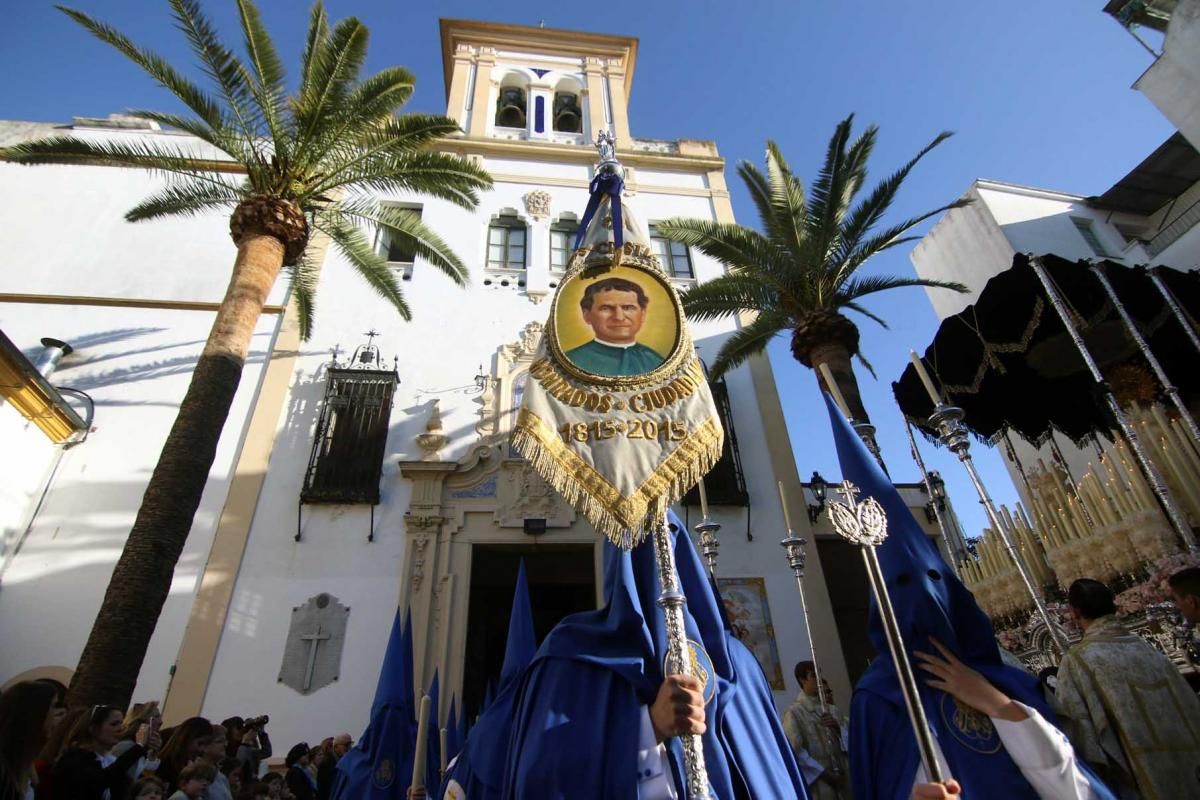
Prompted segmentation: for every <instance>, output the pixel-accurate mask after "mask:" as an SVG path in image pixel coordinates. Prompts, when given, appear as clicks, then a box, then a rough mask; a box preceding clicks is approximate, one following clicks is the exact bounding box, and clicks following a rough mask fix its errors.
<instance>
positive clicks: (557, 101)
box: [554, 92, 583, 133]
mask: <svg viewBox="0 0 1200 800" xmlns="http://www.w3.org/2000/svg"><path fill="white" fill-rule="evenodd" d="M582 123H583V115H582V114H581V113H580V110H579V96H578V95H576V94H574V93H572V92H555V94H554V130H556V131H564V132H566V133H579V131H580V129H581V128H582Z"/></svg>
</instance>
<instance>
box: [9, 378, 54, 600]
mask: <svg viewBox="0 0 1200 800" xmlns="http://www.w3.org/2000/svg"><path fill="white" fill-rule="evenodd" d="M0 442H3V443H4V454H5V456H6V457H5V458H3V459H0V591H3V585H4V573H5V572H6V571H7V568H8V565H9V563H10V562H11V561H12V558H13V554H14V553H15V551H16V550H17V548H18V547H19V546H20V543H21V535H22V534H23V533H24V532H25V529H26V526H27V525H28V524H29V517H30V515H31V514H32V513H33V510H34V507H35V506H36V505H37V501H38V498H39V497H40V496H41V493H42V487H43V486H45V484H46V481H47V480H48V479H49V478H50V473H51V471H52V470H53V468H54V466H55V463H56V462H57V460H58V455H59V453H60V452H61V445H56V444H54V442H52V441H50V439H49V438H47V436H46V434H44V433H42V431H41V430H39V429H38V427H37V426H36V425H34V424H33V423H31V422H30V421H29V420H27V419H25V417H23V416H21V415H20V414H19V413H17V411H16V409H14V408H13V407H12V406H11V405H9V404H7V403H5V402H4V401H3V400H0Z"/></svg>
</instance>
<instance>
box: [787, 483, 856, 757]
mask: <svg viewBox="0 0 1200 800" xmlns="http://www.w3.org/2000/svg"><path fill="white" fill-rule="evenodd" d="M782 499H783V498H782V496H781V497H780V500H782ZM787 534H788V535H787V538H786V539H784V540H783V541H781V542H780V543H779V544H780V545H782V546H783V549H784V552H786V553H787V562H788V566H789V567H791V568H792V574H793V575H794V576H796V589H797V590H799V592H800V614H801V616H803V617H804V633H805V635H806V636H807V637H808V652H809V658H810V659H811V661H812V665H813V673H814V674H815V675H816V681H817V699H818V700H819V701H820V704H821V716H822V717H823V716H825V715H826V714H828V713H829V703H828V701H827V700H826V699H825V689H824V687H823V686H821V670H820V669H819V667H818V666H817V648H816V647H815V646H814V645H813V635H812V620H811V619H809V616H808V603H807V602H806V601H805V598H804V565H805V560H806V558H807V556H806V555H805V552H804V546H805V545H806V544H807V542H806V541H805V540H804V539H803V538H801V537H799V536H797V535H796V534H795V532H793V531H792V529H791V528H790V527H789V528H788V532H787ZM819 727H820V729H821V730H822V731H823V733H824V735H825V737H826V739H827V740H828V741H827V742H826V745H827V749H828V751H829V753H830V755H831V756H832V757H831V758H830V759H829V764H828V765H827V767H828V769H829V774H830V775H831V776H832V777H834V778H837V777H840V776H841V774H842V769H841V767H840V766H839V764H838V759H837V753H838V752H839V751H840V750H841V742H834V741H833V737H832V732H831V731H829V729H828V728H826V727H825V726H824V724H823V722H822V725H821V726H819Z"/></svg>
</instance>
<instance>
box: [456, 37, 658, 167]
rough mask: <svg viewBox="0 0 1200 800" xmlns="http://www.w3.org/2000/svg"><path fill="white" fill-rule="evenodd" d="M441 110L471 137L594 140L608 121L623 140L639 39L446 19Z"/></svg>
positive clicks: (583, 142) (627, 138)
mask: <svg viewBox="0 0 1200 800" xmlns="http://www.w3.org/2000/svg"><path fill="white" fill-rule="evenodd" d="M441 33H442V62H443V67H444V72H445V80H446V96H447V103H446V114H447V115H448V116H450V117H452V118H454V119H455V120H457V121H458V123H459V125H461V126H462V129H463V130H464V131H466V135H467V138H469V139H501V140H509V141H528V142H532V143H548V144H559V145H578V146H583V147H588V148H590V147H591V144H592V141H593V139H594V137H595V135H596V131H597V130H600V129H602V128H608V129H611V130H612V131H613V133H614V134H615V135H616V137H617V147H618V148H621V147H628V145H629V144H630V142H631V137H630V134H629V115H628V107H629V92H630V88H631V87H632V85H633V67H634V62H635V61H636V59H637V49H638V40H637V39H635V38H632V37H628V36H609V35H604V34H598V33H580V32H577V31H564V30H556V29H553V28H535V27H526V26H522V25H502V24H498V23H491V22H475V21H471V20H457V19H443V20H442V21H441Z"/></svg>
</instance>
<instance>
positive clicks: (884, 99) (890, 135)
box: [0, 0, 1172, 535]
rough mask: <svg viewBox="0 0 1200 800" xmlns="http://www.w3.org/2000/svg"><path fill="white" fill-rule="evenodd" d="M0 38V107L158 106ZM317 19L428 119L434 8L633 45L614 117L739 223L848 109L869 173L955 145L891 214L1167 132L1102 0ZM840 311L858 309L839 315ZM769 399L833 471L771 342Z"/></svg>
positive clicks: (123, 14) (50, 19)
mask: <svg viewBox="0 0 1200 800" xmlns="http://www.w3.org/2000/svg"><path fill="white" fill-rule="evenodd" d="M202 2H203V6H204V8H205V9H206V11H207V13H209V14H210V15H211V16H212V17H213V19H214V21H215V22H216V23H217V25H218V27H220V28H221V29H222V30H225V31H228V32H229V36H230V38H231V40H232V37H233V36H235V35H236V22H235V19H236V18H235V10H234V9H235V6H234V3H233V0H202ZM10 5H11V7H10V8H8V9H7V11H6V19H7V24H6V25H5V26H4V29H3V30H0V74H3V75H5V76H8V80H6V81H5V86H4V89H3V90H0V117H2V118H6V119H23V120H47V121H63V122H65V121H68V120H69V119H70V118H71V117H72V116H103V115H106V114H108V113H111V112H115V111H121V110H124V109H127V108H137V107H143V108H159V109H174V106H173V105H172V103H171V99H170V98H169V97H168V96H167V95H166V93H165V92H164V91H163V90H160V89H158V88H157V87H156V86H155V85H154V84H153V83H152V82H151V81H150V80H149V79H147V78H145V77H144V76H143V75H142V74H141V73H140V72H139V71H138V70H137V68H136V67H133V66H132V65H129V64H127V62H125V61H124V59H123V58H121V57H120V56H119V55H117V54H116V53H115V52H114V51H111V50H109V49H108V48H106V47H105V46H103V45H101V44H99V43H98V42H95V41H93V40H91V39H90V38H89V36H88V35H87V34H86V33H84V32H83V31H82V30H80V29H78V28H76V27H75V26H74V24H73V23H71V22H70V21H69V20H67V19H66V17H64V16H63V15H62V14H60V13H59V12H57V11H55V10H54V9H53V7H52V5H51V4H50V3H49V2H44V0H23V1H22V2H19V3H13V4H10ZM327 5H328V8H329V11H330V14H331V16H333V17H335V18H340V17H344V16H349V15H355V16H358V17H359V18H360V19H362V20H363V21H364V22H365V23H366V24H367V25H368V27H369V28H370V30H371V32H372V38H371V42H372V46H371V54H370V58H369V61H368V67H369V68H372V69H378V68H381V67H384V66H388V65H392V64H401V65H404V66H406V67H408V68H409V69H410V70H412V71H413V72H414V73H415V74H416V76H417V79H418V88H417V92H416V94H415V96H414V98H413V101H412V102H411V103H410V105H409V109H410V110H419V111H432V112H439V113H441V112H444V111H445V90H444V86H443V81H442V68H441V53H440V42H439V39H438V18H439V17H463V18H471V19H484V20H491V21H498V22H509V23H516V24H526V25H536V24H538V22H539V21H544V22H545V24H546V25H547V27H555V28H567V29H573V30H586V31H596V32H602V33H616V34H623V35H631V36H637V37H639V38H640V40H641V44H640V51H639V55H638V62H637V66H636V72H635V75H634V86H633V95H632V100H631V107H630V125H631V128H632V130H633V133H634V135H635V136H639V137H649V138H663V139H671V138H696V139H713V140H716V142H717V143H718V146H719V147H720V150H721V153H722V155H723V156H724V157H725V159H726V161H727V163H728V164H729V169H728V178H729V181H730V189H731V190H732V192H733V204H734V210H735V212H736V214H737V215H738V219H739V221H741V222H742V223H743V224H751V225H752V224H756V220H755V218H754V210H753V207H752V206H751V204H750V202H749V199H748V197H747V196H746V194H745V192H744V191H743V189H742V187H741V186H740V182H739V180H738V178H737V177H736V175H735V174H734V172H733V166H734V165H735V164H736V163H737V162H738V161H741V160H743V159H750V160H753V161H755V162H760V161H761V158H762V152H763V145H764V142H765V141H766V139H768V138H772V139H775V140H776V141H777V142H778V143H779V145H780V146H781V147H782V149H783V152H784V153H785V154H786V156H787V157H788V160H789V161H790V162H791V166H792V168H793V170H794V171H796V172H797V173H798V174H799V175H801V176H802V177H807V176H811V175H813V174H814V173H815V172H816V170H817V168H818V167H819V165H820V162H821V158H822V155H823V153H824V148H825V145H826V143H827V141H828V139H829V136H830V134H831V132H832V131H833V128H834V126H835V125H836V124H837V122H838V121H839V120H841V119H842V118H843V117H845V116H846V115H847V114H849V113H851V112H853V113H855V114H856V119H857V120H858V121H859V124H860V126H861V125H865V124H867V123H876V124H878V125H879V126H880V139H879V144H878V146H877V147H876V150H875V154H874V157H873V159H872V167H873V169H872V175H873V176H874V177H876V178H878V177H882V176H883V175H886V174H887V173H889V172H891V171H892V170H893V169H895V168H896V167H897V166H899V165H900V164H902V163H903V162H904V161H906V160H907V159H908V158H909V157H910V156H911V155H912V154H913V153H914V152H915V151H916V150H918V149H919V148H920V147H921V146H922V145H924V144H925V143H926V142H927V141H928V140H929V139H931V138H932V137H933V136H934V135H935V134H936V133H937V132H938V131H941V130H952V131H955V132H956V136H955V137H954V138H952V139H951V140H949V141H948V142H946V143H945V144H944V145H942V146H941V147H939V148H938V149H937V150H935V151H934V152H933V153H932V154H931V155H930V156H929V157H928V158H927V159H926V160H925V161H923V162H922V164H921V165H920V167H919V168H918V169H917V170H916V172H914V173H913V175H912V176H911V177H910V178H909V180H908V181H907V182H906V184H905V186H904V189H903V190H902V192H901V194H900V197H899V199H898V201H897V203H896V204H895V205H894V206H893V212H892V219H900V218H901V217H903V216H908V215H910V214H914V213H918V212H922V211H925V210H927V209H930V208H935V207H937V206H940V205H942V204H944V203H946V202H948V201H950V200H952V199H954V198H955V197H957V196H959V195H960V194H961V193H962V192H963V191H964V190H965V189H966V188H967V186H968V185H969V184H970V182H971V181H972V180H974V179H975V178H980V177H986V178H994V179H997V180H1002V181H1008V182H1012V183H1022V184H1028V185H1033V186H1040V187H1046V188H1052V189H1060V190H1063V191H1068V192H1075V193H1079V194H1083V195H1090V194H1099V193H1101V192H1102V191H1104V189H1106V188H1107V187H1108V186H1110V185H1111V184H1112V183H1114V182H1115V181H1116V180H1117V179H1119V178H1120V177H1121V176H1123V175H1124V174H1125V173H1126V172H1128V171H1129V169H1130V168H1131V167H1133V166H1134V165H1136V164H1137V163H1138V162H1140V161H1141V160H1142V159H1143V158H1144V157H1145V156H1146V155H1148V154H1149V153H1150V152H1151V151H1152V150H1153V149H1154V148H1155V147H1157V146H1158V145H1159V144H1161V143H1162V142H1163V141H1164V140H1165V139H1166V138H1167V137H1168V136H1169V135H1170V134H1171V133H1172V129H1171V127H1170V125H1169V124H1168V123H1167V122H1166V120H1165V119H1164V118H1163V117H1162V116H1161V115H1160V114H1159V113H1158V111H1157V110H1156V109H1155V108H1154V107H1153V106H1152V105H1150V103H1149V102H1148V101H1147V100H1146V99H1145V98H1143V97H1142V96H1141V95H1140V94H1138V93H1137V92H1135V91H1134V90H1133V89H1131V88H1130V86H1131V84H1132V83H1133V81H1134V80H1136V79H1137V77H1138V76H1139V75H1140V74H1141V73H1142V72H1143V71H1144V70H1145V69H1146V68H1147V67H1148V66H1149V65H1150V56H1149V54H1148V53H1146V51H1145V50H1143V49H1142V48H1141V47H1140V46H1139V45H1138V44H1137V43H1136V42H1135V41H1134V40H1133V39H1132V38H1131V37H1130V36H1129V35H1128V34H1126V33H1125V32H1124V31H1122V30H1121V28H1120V27H1119V26H1118V25H1117V24H1116V22H1114V21H1113V20H1112V19H1111V18H1110V17H1108V16H1106V15H1105V14H1103V13H1102V11H1101V8H1102V7H1103V2H1101V0H1088V1H1087V2H1082V1H1081V0H1066V2H1050V3H1037V4H1027V5H1013V4H1011V3H975V2H961V0H957V1H956V0H932V1H931V2H924V3H915V2H883V1H882V0H875V1H874V2H860V3H814V2H801V1H800V0H790V1H789V0H742V2H737V3H717V2H690V3H682V2H664V0H659V2H653V3H647V2H644V1H643V2H630V1H629V0H612V1H611V2H606V3H598V2H586V3H570V4H565V3H564V4H558V5H554V4H549V3H530V2H517V1H510V2H506V3H503V4H499V3H485V2H477V1H471V0H434V1H433V2H425V3H416V2H401V0H387V1H385V0H330V2H328V4H327ZM74 7H77V8H79V9H80V10H83V11H86V12H88V13H90V14H93V15H95V16H99V17H100V18H102V19H104V20H106V21H108V22H111V23H113V24H114V25H115V26H116V27H118V28H119V29H120V30H122V31H124V32H125V33H127V34H129V35H131V36H132V37H133V38H134V39H135V40H136V41H138V42H139V43H141V44H143V45H147V46H151V47H153V48H154V49H156V50H158V51H159V52H161V53H162V54H163V55H165V56H167V57H168V59H169V60H171V61H172V62H173V63H175V64H176V65H177V66H181V67H182V66H184V65H190V64H191V62H190V60H189V58H188V56H187V54H186V52H185V50H184V47H183V45H182V37H181V36H180V35H179V34H178V33H177V32H176V31H175V30H173V28H172V24H171V20H170V15H169V13H168V7H167V4H166V2H165V1H164V2H155V1H153V0H77V1H76V2H75V3H74ZM261 7H262V10H263V15H264V17H265V19H266V21H267V24H268V26H269V27H270V29H271V31H272V33H273V35H274V36H275V38H276V41H277V43H278V44H279V46H280V48H281V50H282V51H283V53H284V55H285V57H286V60H287V63H289V64H294V63H295V62H296V58H297V55H298V53H299V49H300V43H301V40H302V36H303V32H304V28H305V25H306V22H307V6H306V4H305V3H303V2H300V0H261ZM866 272H867V273H891V274H899V275H908V274H912V272H913V268H912V265H911V263H910V262H909V260H908V248H905V247H901V248H897V250H896V251H893V252H889V253H885V254H883V255H882V256H880V257H879V258H878V259H876V260H874V261H872V262H871V263H870V264H869V265H868V266H867V268H866ZM868 305H869V307H870V308H871V310H873V311H874V312H876V313H878V314H879V315H881V316H882V317H884V318H885V319H886V320H888V321H889V323H890V325H891V329H890V330H888V331H884V330H882V329H880V328H879V327H878V326H876V325H875V324H874V323H872V322H870V321H866V320H862V326H861V327H862V332H863V343H862V348H863V351H864V353H865V354H866V355H867V357H868V358H869V359H870V360H871V362H872V363H873V364H874V365H875V368H876V370H877V372H878V374H879V379H878V380H875V379H873V378H872V377H871V376H870V374H868V373H867V372H866V371H865V370H862V369H859V380H860V382H861V384H862V387H863V395H864V400H865V402H866V405H867V408H868V409H869V410H870V412H871V413H872V416H873V417H874V421H875V422H876V424H877V425H878V426H879V428H880V435H879V438H880V443H881V445H882V447H883V450H884V455H885V457H886V458H887V460H888V462H889V466H890V467H891V471H892V475H893V477H894V478H895V479H896V480H897V481H907V480H917V479H918V476H917V471H916V468H915V467H914V466H913V465H912V462H911V460H910V458H909V456H908V445H907V443H906V441H905V437H904V430H903V426H902V424H901V422H900V416H899V412H898V411H896V409H895V406H894V404H893V401H892V398H891V391H890V383H891V381H892V380H894V379H895V378H896V376H897V375H898V374H899V373H900V371H901V370H902V368H903V367H904V365H905V362H906V359H907V353H908V348H909V347H913V348H915V349H917V350H923V349H924V347H925V346H926V345H927V344H928V343H929V341H930V339H931V338H932V336H933V333H934V331H935V330H936V327H937V325H936V323H937V320H936V318H935V317H934V315H933V311H932V309H931V307H930V306H929V304H928V301H927V300H926V298H925V295H924V292H923V291H922V290H920V289H914V290H900V291H899V292H898V293H896V294H893V295H891V296H887V295H881V296H879V297H877V298H875V299H873V300H872V301H871V302H870V303H869V304H868ZM856 321H857V320H856ZM771 358H772V362H773V364H774V365H775V370H776V376H777V377H778V379H779V391H780V396H781V399H782V401H783V405H784V409H785V412H786V413H787V416H788V422H789V426H790V428H791V433H792V441H793V444H794V445H795V447H796V461H797V466H798V469H799V470H800V472H801V474H802V475H803V476H807V475H808V474H810V473H811V471H812V470H814V469H817V470H820V471H821V472H822V473H823V474H824V475H825V476H827V477H830V478H832V477H834V476H837V475H838V474H839V470H838V468H837V459H836V456H835V454H834V452H833V446H832V440H831V438H830V434H829V430H828V426H827V425H826V424H825V423H823V422H815V423H814V422H812V420H821V418H822V417H823V416H824V408H823V406H822V404H821V402H820V399H819V397H818V395H817V392H816V389H815V381H814V378H813V376H812V374H811V373H810V372H809V371H808V370H807V369H805V368H803V367H801V366H800V365H799V364H796V363H795V362H794V361H792V359H791V356H790V353H789V352H788V348H787V341H786V339H780V340H779V341H777V342H776V343H774V344H773V345H772V346H771ZM923 449H924V452H925V458H926V460H927V462H929V464H930V466H931V467H932V468H938V469H940V470H941V472H942V474H943V476H945V478H946V479H947V484H948V487H949V491H950V493H951V497H952V499H953V500H954V501H955V504H956V506H957V508H958V511H959V515H960V517H961V519H962V520H963V523H964V527H965V528H966V529H967V532H968V534H969V535H973V534H975V533H976V532H978V530H979V529H980V528H981V527H982V526H983V524H984V515H983V513H982V510H981V509H980V507H979V505H978V503H977V500H976V496H975V493H974V491H973V490H972V489H971V486H970V484H969V483H968V481H967V480H966V477H965V475H964V473H963V471H962V469H961V467H959V466H958V465H957V464H956V463H955V459H954V458H953V456H950V455H949V454H947V453H944V452H941V451H934V450H933V448H932V447H930V446H927V445H926V446H924V448H923ZM974 449H975V455H976V458H977V460H978V461H980V462H981V466H982V467H983V471H984V475H985V479H986V480H988V481H989V483H990V488H991V490H992V493H993V496H994V497H995V498H996V499H997V500H998V501H999V502H1009V503H1011V502H1013V501H1014V500H1015V499H1016V492H1015V489H1014V488H1013V487H1012V484H1011V483H1010V482H1009V480H1008V478H1007V474H1006V473H1005V472H1004V470H1003V468H1002V466H1001V465H1000V461H999V457H998V456H997V455H996V454H995V453H991V452H989V451H988V450H987V449H986V448H983V447H981V446H979V445H976V446H975V448H974Z"/></svg>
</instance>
